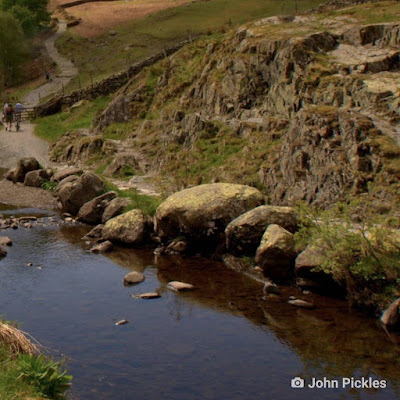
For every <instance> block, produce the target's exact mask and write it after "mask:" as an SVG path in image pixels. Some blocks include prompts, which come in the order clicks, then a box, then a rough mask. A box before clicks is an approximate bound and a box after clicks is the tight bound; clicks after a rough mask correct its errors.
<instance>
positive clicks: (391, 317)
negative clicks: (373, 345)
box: [381, 298, 400, 326]
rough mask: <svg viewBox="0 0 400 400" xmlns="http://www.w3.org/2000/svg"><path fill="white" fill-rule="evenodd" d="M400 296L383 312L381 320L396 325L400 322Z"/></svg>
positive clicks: (388, 324)
mask: <svg viewBox="0 0 400 400" xmlns="http://www.w3.org/2000/svg"><path fill="white" fill-rule="evenodd" d="M399 307H400V298H399V299H397V300H395V301H393V302H392V303H391V304H390V306H389V307H388V308H387V309H386V310H385V311H384V312H383V313H382V316H381V322H382V323H383V324H384V325H386V326H395V325H397V324H398V323H399Z"/></svg>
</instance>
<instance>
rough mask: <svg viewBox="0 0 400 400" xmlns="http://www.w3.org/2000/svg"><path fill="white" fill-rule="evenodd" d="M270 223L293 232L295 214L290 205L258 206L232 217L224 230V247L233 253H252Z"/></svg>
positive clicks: (295, 220)
mask: <svg viewBox="0 0 400 400" xmlns="http://www.w3.org/2000/svg"><path fill="white" fill-rule="evenodd" d="M271 224H276V225H279V226H282V227H283V228H285V229H286V230H287V231H289V232H292V233H294V232H295V231H296V230H297V215H296V213H295V211H294V209H293V208H292V207H278V206H270V205H265V206H260V207H257V208H255V209H253V210H250V211H247V212H246V213H244V214H242V215H240V216H239V217H237V218H236V219H234V220H233V221H232V222H231V223H230V224H229V225H228V226H227V227H226V230H225V236H226V247H227V249H228V251H229V252H231V253H234V254H248V255H253V254H254V253H255V252H256V250H257V247H258V246H259V244H260V240H261V238H262V236H263V234H264V232H265V230H266V229H267V227H268V226H269V225H271Z"/></svg>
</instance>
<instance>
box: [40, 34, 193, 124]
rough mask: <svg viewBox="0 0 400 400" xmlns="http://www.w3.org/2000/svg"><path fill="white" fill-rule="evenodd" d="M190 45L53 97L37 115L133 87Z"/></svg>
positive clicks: (153, 56)
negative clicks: (150, 70) (139, 77)
mask: <svg viewBox="0 0 400 400" xmlns="http://www.w3.org/2000/svg"><path fill="white" fill-rule="evenodd" d="M188 43H189V40H184V41H182V42H179V43H177V44H176V45H174V46H172V47H169V48H167V49H165V50H163V51H160V52H158V53H156V54H154V55H152V56H151V57H148V58H146V59H145V60H143V61H139V62H138V63H136V64H134V65H132V66H131V67H130V68H129V69H127V70H126V71H123V72H120V73H118V74H114V75H111V76H109V77H108V78H106V79H103V80H101V81H100V82H96V83H94V84H92V85H90V86H88V87H86V88H83V89H79V90H75V91H73V92H72V93H70V94H65V95H58V96H55V97H52V98H51V99H50V100H49V101H47V102H46V103H45V104H42V105H40V106H38V107H37V109H36V111H37V115H38V116H42V117H43V116H46V115H52V114H56V113H58V112H60V111H61V109H62V106H63V105H68V106H72V105H73V104H74V103H76V102H78V101H79V100H83V99H86V100H93V99H96V98H97V97H100V96H105V95H107V94H110V93H115V92H116V91H117V90H118V89H120V88H121V87H123V86H124V85H126V84H127V83H129V85H132V84H133V81H134V79H135V76H136V75H137V74H138V73H139V72H140V71H141V70H142V69H143V68H145V67H148V66H150V65H153V64H155V63H156V62H157V61H159V60H161V59H163V58H165V57H168V56H170V55H171V54H173V53H175V52H176V51H178V50H179V49H181V48H182V47H183V46H184V45H186V44H188Z"/></svg>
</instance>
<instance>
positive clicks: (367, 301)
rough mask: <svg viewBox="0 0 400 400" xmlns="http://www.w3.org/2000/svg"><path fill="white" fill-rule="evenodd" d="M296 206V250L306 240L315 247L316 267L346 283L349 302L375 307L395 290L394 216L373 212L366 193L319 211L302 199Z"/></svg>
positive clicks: (399, 269)
mask: <svg viewBox="0 0 400 400" xmlns="http://www.w3.org/2000/svg"><path fill="white" fill-rule="evenodd" d="M297 210H298V213H299V221H300V226H301V228H300V230H299V232H297V233H296V234H295V240H296V245H297V247H298V250H301V249H303V248H304V247H305V246H306V245H312V246H314V247H317V248H318V249H319V250H320V252H321V254H322V258H323V262H322V265H321V267H320V270H322V271H323V272H325V273H327V274H329V275H331V276H332V277H333V278H334V279H335V280H336V281H337V282H338V283H339V284H341V285H342V286H344V287H345V288H346V290H347V293H348V299H349V302H350V303H354V302H355V303H358V304H362V305H367V306H373V307H376V306H378V308H381V307H382V306H383V304H382V303H386V302H387V301H388V300H389V298H390V297H392V296H396V295H398V294H399V293H400V292H399V289H400V286H399V284H400V234H399V231H398V226H399V223H400V220H399V218H398V217H394V216H393V214H392V213H390V214H386V215H382V214H379V213H377V212H376V207H375V205H374V202H373V199H371V198H367V199H365V198H363V199H362V200H359V201H357V202H353V203H352V204H350V205H347V204H342V203H341V204H336V205H334V206H333V207H331V208H330V209H328V210H325V211H318V210H315V209H312V208H310V207H308V206H305V205H304V204H300V205H298V207H297Z"/></svg>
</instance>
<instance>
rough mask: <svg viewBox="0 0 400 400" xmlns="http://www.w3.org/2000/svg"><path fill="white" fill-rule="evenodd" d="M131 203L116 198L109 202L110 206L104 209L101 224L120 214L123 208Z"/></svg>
mask: <svg viewBox="0 0 400 400" xmlns="http://www.w3.org/2000/svg"><path fill="white" fill-rule="evenodd" d="M130 203H131V201H130V200H129V199H127V198H121V197H117V198H116V199H113V200H111V201H110V204H108V206H107V207H106V208H105V209H104V213H103V216H102V218H101V222H102V223H103V224H105V223H106V222H107V221H108V220H109V219H111V218H114V217H116V216H117V215H119V214H121V212H122V211H123V210H124V208H125V207H127V206H128V205H129V204H130Z"/></svg>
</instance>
